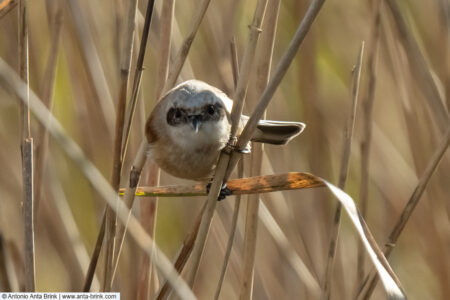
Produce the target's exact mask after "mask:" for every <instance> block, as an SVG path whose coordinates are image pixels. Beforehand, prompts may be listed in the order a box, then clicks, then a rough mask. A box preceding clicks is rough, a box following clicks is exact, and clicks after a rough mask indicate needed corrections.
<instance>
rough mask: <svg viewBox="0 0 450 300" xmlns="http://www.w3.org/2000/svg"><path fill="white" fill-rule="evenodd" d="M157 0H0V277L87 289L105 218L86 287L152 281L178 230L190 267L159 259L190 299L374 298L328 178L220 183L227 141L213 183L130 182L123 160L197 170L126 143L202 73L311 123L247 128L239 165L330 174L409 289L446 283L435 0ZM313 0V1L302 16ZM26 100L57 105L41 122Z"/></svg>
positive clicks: (448, 253) (445, 29)
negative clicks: (265, 136) (294, 128)
mask: <svg viewBox="0 0 450 300" xmlns="http://www.w3.org/2000/svg"><path fill="white" fill-rule="evenodd" d="M152 2H153V1H149V3H148V1H144V0H141V1H137V0H135V1H131V0H130V1H124V0H115V1H108V0H96V1H79V0H69V1H52V0H46V1H45V0H33V1H27V0H3V1H0V57H1V60H2V61H1V62H0V99H1V100H0V140H1V141H2V146H1V147H0V166H1V171H0V291H24V290H30V291H31V290H36V291H82V290H83V287H84V288H85V289H89V285H90V280H87V279H86V274H87V273H88V268H89V264H90V262H91V257H92V253H93V252H94V249H95V248H96V240H97V239H98V236H99V231H101V230H100V229H101V228H104V229H105V231H106V238H105V243H104V244H105V245H106V247H103V250H102V251H101V254H100V257H99V260H98V266H97V267H96V272H95V276H94V277H93V278H92V279H93V281H92V285H91V287H90V290H91V291H99V290H112V291H120V292H121V295H122V299H153V298H154V297H155V296H156V295H157V294H158V291H159V293H160V294H159V296H160V298H163V296H162V294H163V293H161V291H160V288H161V287H162V286H163V285H164V282H165V281H166V276H167V275H168V274H169V273H170V270H171V269H170V265H171V264H170V263H169V261H168V260H166V259H165V257H164V255H163V254H162V253H164V254H165V256H166V257H167V258H169V260H171V261H175V257H179V258H180V260H179V261H178V262H177V264H176V266H177V267H179V266H184V265H185V262H186V260H187V258H188V253H190V250H192V248H193V250H192V254H191V256H190V260H188V263H187V265H186V268H185V270H184V272H183V277H184V279H185V280H186V282H183V281H180V278H178V277H176V276H174V273H170V274H171V277H170V280H171V282H172V284H175V286H177V289H178V291H179V292H180V291H181V293H182V294H183V295H184V296H185V297H186V298H189V296H190V295H192V294H190V291H189V286H190V287H191V288H192V290H193V293H194V294H195V295H196V297H198V298H200V299H211V298H213V297H214V295H216V297H218V296H219V292H220V299H237V298H241V299H249V298H251V297H253V299H319V298H321V299H327V298H329V299H368V298H370V297H372V299H385V298H386V292H385V290H384V289H383V286H382V284H381V283H378V284H377V281H375V280H374V278H375V277H374V274H375V273H374V271H373V264H372V262H371V260H370V259H369V256H368V255H367V252H366V250H365V249H364V247H363V246H362V244H361V242H360V239H359V238H358V234H357V232H356V230H355V226H354V224H353V223H352V222H350V221H349V220H350V219H349V218H348V217H347V215H344V214H342V217H341V219H339V216H340V215H341V212H340V208H339V207H338V208H336V204H337V201H336V198H335V197H334V196H333V195H332V194H331V193H330V192H329V191H328V190H327V189H325V188H324V187H323V186H324V183H323V182H322V181H320V180H319V179H317V178H315V177H314V178H313V177H308V176H307V175H301V174H300V175H298V174H296V173H295V174H296V175H295V174H294V173H292V174H290V175H286V176H284V175H283V176H284V177H280V178H277V179H273V178H271V177H270V180H269V179H268V178H267V177H266V178H264V180H259V181H258V182H250V183H249V182H247V181H233V182H230V188H232V189H236V190H237V192H236V195H239V196H236V197H234V196H232V197H228V198H227V199H226V200H225V201H222V202H219V203H217V202H216V201H215V199H216V194H217V193H218V188H219V187H220V185H221V182H222V180H221V178H227V177H228V171H230V170H231V169H229V170H228V171H227V165H228V161H229V160H230V161H231V164H232V165H233V167H234V164H236V162H237V160H236V159H235V158H236V157H238V156H236V155H235V154H233V155H232V156H231V158H230V156H227V155H226V154H223V155H222V157H221V162H220V163H219V165H220V168H219V170H218V172H217V174H216V176H215V180H214V182H213V184H212V187H211V193H210V195H209V197H205V196H201V197H199V196H192V195H204V194H205V189H204V186H202V185H197V186H193V187H191V188H189V187H188V188H187V189H186V187H184V188H183V189H180V187H179V186H178V187H175V188H174V187H171V189H169V190H168V189H156V190H155V189H150V188H148V187H147V188H144V189H141V190H138V192H139V193H138V195H139V197H136V199H134V191H135V189H136V184H137V181H133V180H129V177H130V176H131V177H132V179H136V178H139V176H140V181H139V185H140V186H154V185H162V186H165V185H178V184H182V185H183V186H184V185H190V184H192V182H189V181H182V180H180V179H177V178H174V177H171V176H169V175H167V174H165V173H164V172H160V171H159V170H158V168H157V167H156V166H153V165H152V164H151V163H150V162H147V163H145V159H142V158H143V156H140V155H139V153H141V154H142V153H143V149H144V148H142V146H141V141H142V137H143V136H144V133H143V129H144V123H145V121H146V117H147V116H148V115H149V113H150V111H151V109H152V107H153V106H154V105H155V103H156V101H157V99H158V98H159V96H160V95H161V94H162V93H163V92H164V91H167V90H168V89H169V88H171V87H172V86H173V85H174V84H175V83H176V82H181V81H183V80H186V79H190V78H196V79H200V80H204V81H206V82H208V83H210V84H212V85H215V86H217V87H218V88H220V89H222V90H224V91H225V92H226V93H227V94H228V95H229V96H230V97H233V98H234V99H235V100H238V102H240V101H243V100H244V99H245V103H244V102H241V103H242V104H243V107H240V106H239V105H235V111H234V113H233V116H239V115H240V113H241V111H240V110H241V109H243V112H244V113H246V114H252V113H253V112H254V109H255V107H258V109H259V110H258V116H256V117H257V118H256V119H259V117H260V116H261V117H262V116H265V117H267V118H268V119H276V120H295V121H302V122H304V123H306V124H307V128H306V130H305V131H304V133H303V134H302V135H301V136H299V137H298V138H296V139H295V140H293V141H291V142H290V143H289V144H288V145H286V146H283V147H279V146H268V145H267V146H264V147H263V148H262V147H259V146H257V145H253V146H252V147H253V153H252V155H246V156H245V157H244V159H243V161H244V164H243V175H244V176H243V177H249V176H257V175H271V174H284V173H287V172H308V173H311V174H315V175H317V176H320V177H322V178H324V179H326V180H327V181H328V182H331V183H335V184H336V185H337V186H339V187H340V188H342V189H345V191H346V192H347V193H348V194H349V195H351V196H352V197H353V199H354V200H355V202H356V204H357V206H358V207H359V209H360V211H361V215H362V217H363V218H364V220H365V223H367V225H368V227H369V228H370V231H371V233H372V234H373V238H374V240H375V241H376V242H377V243H378V245H380V248H381V250H382V251H384V253H385V255H386V257H388V259H389V263H390V266H391V267H392V270H393V271H394V273H395V274H396V276H395V275H393V277H394V279H396V278H395V277H398V280H399V281H400V282H401V287H402V289H403V291H404V292H405V293H406V295H407V296H408V298H409V299H449V298H450V284H449V283H450V202H449V200H450V197H449V196H450V185H449V184H448V179H449V178H450V157H449V153H448V151H447V153H446V150H447V148H448V145H449V141H450V121H449V116H448V107H449V105H450V100H449V97H448V95H449V94H450V89H449V88H450V49H449V47H450V41H449V39H450V31H449V30H450V25H449V24H450V4H449V2H448V1H446V0H430V1H418V0H411V1H395V0H364V1H356V0H345V1H320V0H319V1H317V0H313V1H311V2H310V1H305V0H285V1H281V0H280V1H278V0H268V1H267V0H258V1H257V0H253V1H237V0H232V1H218V0H213V1H208V0H196V1H194V0H191V1H175V0H165V1H161V0H156V1H154V2H155V4H154V9H153V14H151V8H152V6H151V4H152ZM323 2H324V4H323V7H320V5H321V4H322V3H323ZM311 3H312V5H313V6H314V5H315V8H316V12H317V11H319V10H320V12H319V13H318V16H317V17H316V18H315V19H314V16H315V15H314V14H312V15H309V16H310V17H311V20H310V21H312V26H311V28H309V26H303V25H305V24H303V25H302V26H303V27H302V26H301V27H300V29H301V30H299V32H297V35H296V31H297V28H298V26H299V24H300V23H301V21H302V20H304V22H305V19H304V16H305V13H306V11H307V10H308V8H309V7H310V5H311ZM203 14H204V15H203ZM150 16H152V19H151V24H149V20H150V19H149V17H150ZM263 16H264V18H263ZM133 20H136V22H133ZM305 23H308V22H305ZM250 24H251V25H250ZM149 25H150V27H148V26H149ZM249 25H250V26H249ZM148 28H149V37H148V42H147V43H142V42H141V41H142V40H143V37H144V38H145V36H146V32H147V29H148ZM260 28H262V32H261V30H260ZM303 29H305V31H304V32H303V33H306V38H305V39H304V40H303V39H302V30H303ZM308 29H309V30H308ZM294 36H295V37H296V39H297V40H296V42H294V43H292V44H294V46H299V45H300V44H301V47H300V50H299V51H297V50H296V48H295V47H294V48H290V49H292V51H291V54H296V56H295V57H294V56H293V57H294V59H293V61H292V63H291V64H290V65H289V63H288V62H287V61H289V60H288V59H286V57H287V56H289V52H288V54H287V55H285V53H286V50H287V49H288V48H289V47H290V42H291V40H292V39H293V37H294ZM363 41H365V43H364V47H362V46H361V45H362V42H363ZM145 45H146V46H147V48H145V47H144V46H145ZM363 48H364V50H362V49H363ZM26 53H28V56H27V55H26ZM144 54H145V56H144ZM185 55H187V56H185ZM4 62H5V63H6V64H7V65H9V67H11V68H12V69H13V70H14V71H12V70H11V69H10V68H9V67H8V66H7V65H6V64H5V63H4ZM280 62H281V63H280ZM279 63H280V64H279ZM142 65H143V67H144V70H142V68H141V66H142ZM287 67H289V68H288V69H287ZM286 70H287V72H286V73H285V74H284V71H286ZM352 71H353V72H352ZM16 73H17V74H16ZM283 75H284V76H283ZM18 76H20V78H22V79H23V82H25V83H27V82H29V89H30V92H29V95H28V93H27V85H25V84H23V83H20V80H19V77H18ZM27 78H29V79H27ZM278 83H280V85H279V86H278ZM267 84H268V86H269V88H268V89H265V88H266V85H267ZM247 86H248V90H247V94H246V93H245V90H246V89H247ZM275 91H276V92H275ZM273 92H275V93H274V94H273V97H272V93H273ZM245 94H246V96H245ZM261 95H262V96H261ZM28 97H29V99H30V101H31V104H32V105H31V107H32V108H33V109H32V110H33V112H35V111H34V110H35V109H37V110H38V113H39V112H41V115H40V116H39V114H37V118H36V117H35V116H33V115H31V118H30V117H29V112H28V110H27V106H26V102H27V99H28ZM19 98H21V99H22V100H24V101H25V105H24V104H20V105H19V102H20V101H17V100H18V99H19ZM38 98H39V99H38ZM260 99H262V101H261V102H260ZM37 100H41V101H42V102H43V103H44V104H45V106H47V107H48V108H49V110H50V111H51V112H52V114H53V116H54V117H55V118H56V119H55V120H53V121H51V122H50V123H49V122H45V121H47V120H52V119H51V117H49V116H48V115H47V114H45V111H44V110H43V109H42V107H41V108H39V107H37V106H36V105H34V104H33V103H35V102H36V101H37ZM134 100H136V102H134ZM269 101H270V103H269ZM263 102H264V103H265V105H261V103H263ZM130 103H133V104H130ZM258 103H260V105H259V106H257V104H258ZM267 104H268V106H267ZM33 105H34V106H33ZM266 106H267V107H266ZM266 108H267V109H266ZM130 115H134V118H130ZM38 119H39V120H40V122H39V121H38ZM56 120H58V121H59V123H60V124H61V125H62V127H58V126H59V124H57V122H56ZM130 120H131V121H130ZM42 121H44V123H46V124H47V125H46V126H47V127H45V126H43V125H42V124H41V123H42ZM61 129H64V132H63V131H62V130H61ZM122 132H125V134H123V133H122ZM128 133H129V135H128ZM245 133H246V132H244V134H243V135H245ZM72 140H73V141H75V142H76V144H78V146H79V147H80V148H81V150H82V152H80V151H78V150H77V148H76V147H77V146H76V144H74V143H72ZM245 143H246V141H245V136H244V139H241V140H240V141H238V143H237V145H238V147H239V146H242V145H244V144H245ZM32 147H34V151H31V148H32ZM21 148H22V152H21ZM27 149H28V150H27ZM30 153H33V155H32V156H30ZM82 153H84V155H85V157H84V156H83V155H82ZM86 158H87V159H86ZM122 162H123V164H122ZM144 163H145V165H144ZM93 166H95V167H96V168H98V170H99V171H100V172H99V173H96V172H97V170H96V169H95V168H93ZM132 167H133V168H132ZM142 167H143V168H142ZM130 170H132V172H131V173H130ZM141 170H142V172H141ZM241 171H242V170H241ZM237 173H238V172H234V173H233V174H232V175H231V176H230V178H235V177H237ZM130 174H131V175H130ZM100 175H103V176H104V177H102V176H100ZM136 176H137V177H136ZM295 176H300V177H295ZM302 176H303V177H302ZM305 176H306V177H305ZM31 178H33V179H34V192H31V191H33V187H32V185H31V182H32V181H31ZM104 178H110V179H111V180H110V181H109V182H110V183H111V185H109V184H107V181H106V180H105V179H104ZM299 178H301V179H302V180H304V181H300V179H299ZM276 180H278V181H276ZM280 180H281V182H280ZM308 180H309V181H308ZM244 183H245V185H244ZM268 183H272V184H273V185H276V187H274V189H275V190H278V191H276V192H272V193H263V194H260V197H258V194H254V192H255V190H256V189H258V191H260V192H267V191H268V190H270V191H271V189H270V188H268V187H267V184H268ZM294 186H295V187H296V189H295V190H294V189H293V187H294ZM111 187H112V188H111ZM119 187H124V188H125V187H126V188H127V192H125V195H124V196H123V199H125V202H126V203H127V204H128V205H130V204H131V203H133V202H134V204H133V215H134V216H135V217H136V218H133V217H132V218H131V219H130V223H129V229H130V233H131V234H130V235H127V236H126V237H125V239H124V242H123V248H120V247H119V245H121V240H122V233H123V231H124V227H123V226H122V225H121V224H122V223H121V222H123V221H126V219H127V212H126V210H125V208H124V207H119V214H118V215H119V219H120V220H121V222H118V223H117V226H114V224H115V222H114V220H115V214H114V209H113V210H106V208H105V207H106V206H105V202H104V200H105V199H107V200H108V201H110V202H109V203H110V204H113V203H114V201H115V199H116V197H114V195H115V194H114V193H115V192H117V191H118V190H119ZM303 187H317V188H314V189H302V188H303ZM281 189H283V190H284V191H280V190H281ZM288 189H292V190H290V191H289V190H288ZM297 189H298V190H297ZM142 191H145V192H149V191H150V192H153V194H146V195H142ZM168 191H169V192H171V193H172V197H160V198H159V199H155V198H150V197H149V195H151V196H161V195H164V194H167V192H168ZM239 191H240V192H239ZM247 193H253V194H252V195H249V196H247V195H245V194H247ZM174 194H176V195H174ZM240 194H243V195H242V196H241V195H240ZM187 195H191V197H187ZM238 197H239V199H237V198H238ZM206 198H208V201H207V202H206V204H204V203H205V199H206ZM235 198H236V199H235ZM241 199H242V200H241ZM260 199H261V201H260ZM241 201H242V203H241ZM113 207H115V206H114V205H113ZM236 208H237V209H238V210H236ZM239 211H240V213H239V215H238V214H237V212H239ZM258 211H259V216H258ZM116 212H117V210H116ZM201 213H203V219H202V220H201V222H200V218H199V217H197V216H201ZM105 216H106V217H105ZM336 216H337V217H336ZM105 220H106V222H105ZM136 220H138V221H139V223H138V222H136ZM234 221H236V222H237V223H236V224H235V225H236V226H235V227H234V226H233V222H234ZM210 222H211V223H210ZM363 223H364V222H363ZM105 224H106V226H105ZM230 228H236V233H235V235H233V233H232V232H233V230H231V229H230ZM142 229H144V230H145V231H146V232H147V234H145V233H144V231H143V230H142ZM195 229H199V231H198V232H199V233H198V235H196V230H195ZM208 229H209V230H208ZM33 232H34V235H33ZM365 234H367V235H368V236H369V237H370V233H369V232H367V231H366V232H365ZM149 236H151V237H153V238H154V240H155V241H156V244H157V245H158V246H159V248H160V250H161V252H162V253H161V254H155V252H152V251H151V249H152V248H153V247H152V244H153V241H152V239H150V238H149ZM229 236H231V237H232V238H230V241H231V243H232V247H228V246H227V243H228V241H229ZM114 237H116V238H115V240H116V242H115V247H114V244H113V243H112V242H113V241H114ZM334 240H337V243H334V242H333V241H334ZM99 241H103V236H102V235H100V239H99ZM194 241H195V243H194ZM105 245H104V246H105ZM182 245H184V246H185V248H183V250H182V251H181V252H179V250H180V248H181V246H182ZM229 251H231V252H229ZM334 251H335V252H334ZM180 253H181V254H180ZM179 254H180V255H179ZM228 256H229V261H225V263H224V257H228ZM117 257H119V260H118V265H117V268H116V259H117ZM227 264H228V268H227V269H226V273H224V278H223V286H222V287H221V289H220V287H218V282H221V280H219V278H220V277H221V272H222V271H224V269H222V266H223V265H225V266H226V265H227ZM91 266H93V264H91ZM105 274H106V275H105ZM92 275H93V273H92ZM88 279H89V276H88ZM111 281H113V283H112V284H111ZM186 283H187V285H186ZM363 284H364V285H363ZM361 287H362V289H360V288H361ZM373 288H374V290H373V292H372V289H373ZM163 290H164V291H166V289H165V288H164V289H163ZM166 296H167V294H166Z"/></svg>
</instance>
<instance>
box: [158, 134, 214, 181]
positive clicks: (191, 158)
mask: <svg viewBox="0 0 450 300" xmlns="http://www.w3.org/2000/svg"><path fill="white" fill-rule="evenodd" d="M221 148H222V145H218V144H216V145H208V146H205V145H204V146H203V147H199V148H190V149H186V148H184V149H182V148H180V147H179V146H177V145H176V144H173V143H170V144H169V143H157V145H155V147H153V149H152V157H153V159H154V161H155V162H156V164H158V166H159V167H160V168H161V169H163V170H164V171H165V172H167V173H169V174H171V175H173V176H176V177H180V178H185V179H191V180H204V179H206V178H210V177H211V176H212V175H213V171H214V168H215V166H216V163H217V159H218V157H219V154H220V150H221Z"/></svg>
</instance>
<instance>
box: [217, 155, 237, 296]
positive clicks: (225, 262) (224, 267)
mask: <svg viewBox="0 0 450 300" xmlns="http://www.w3.org/2000/svg"><path fill="white" fill-rule="evenodd" d="M243 176H244V161H243V160H242V159H241V160H240V161H239V164H238V178H242V177H243ZM240 207H241V196H240V195H237V196H236V199H235V200H234V208H233V217H232V219H231V228H230V235H229V237H228V242H227V249H226V250H225V256H224V258H223V264H222V270H221V272H220V277H219V282H218V283H217V288H216V293H215V295H214V300H218V299H219V296H220V291H221V290H222V284H223V280H224V278H225V273H226V272H227V268H228V262H229V261H230V256H231V250H232V249H233V243H234V237H235V235H236V228H237V221H238V217H239V208H240Z"/></svg>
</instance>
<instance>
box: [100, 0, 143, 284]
mask: <svg viewBox="0 0 450 300" xmlns="http://www.w3.org/2000/svg"><path fill="white" fill-rule="evenodd" d="M136 11H137V0H132V1H130V2H129V3H128V15H127V20H126V28H125V30H124V31H123V36H122V38H123V44H122V51H121V55H122V56H121V61H120V88H119V99H118V101H117V109H116V129H115V135H114V156H113V170H112V176H111V185H112V187H113V189H114V190H115V191H119V187H120V177H121V176H120V175H121V171H122V163H123V153H122V139H123V132H124V122H125V108H126V100H127V92H128V79H129V76H130V68H131V57H132V53H133V41H134V30H135V19H136ZM116 201H119V199H118V198H117V197H116ZM105 234H106V235H105V243H106V246H105V247H106V249H105V251H106V252H105V269H104V278H103V287H102V291H104V292H109V291H110V290H111V287H112V277H113V273H114V243H115V238H116V216H115V215H114V213H113V211H112V209H110V208H107V209H106V227H105Z"/></svg>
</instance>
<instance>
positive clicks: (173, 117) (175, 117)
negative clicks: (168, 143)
mask: <svg viewBox="0 0 450 300" xmlns="http://www.w3.org/2000/svg"><path fill="white" fill-rule="evenodd" d="M183 117H184V111H183V110H182V109H179V108H173V107H172V108H171V109H169V111H168V112H167V123H168V124H170V125H176V124H180V123H182V120H183Z"/></svg>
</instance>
